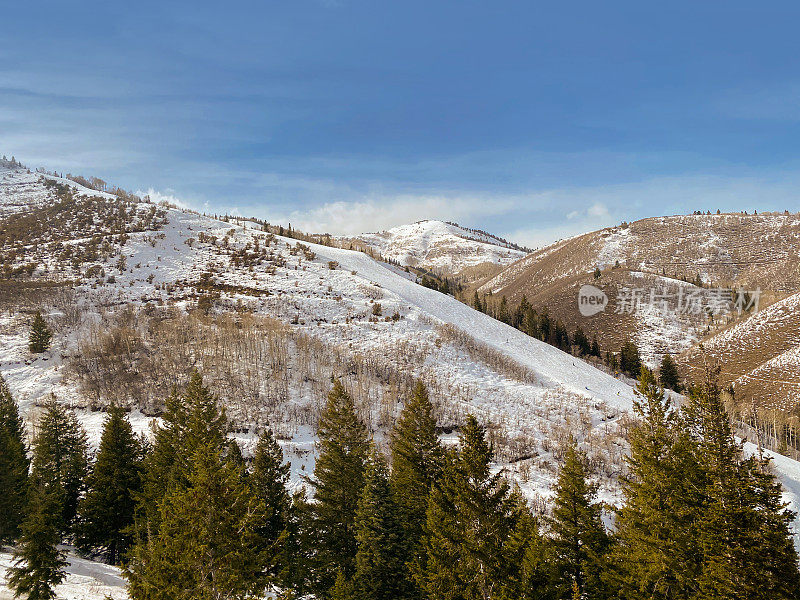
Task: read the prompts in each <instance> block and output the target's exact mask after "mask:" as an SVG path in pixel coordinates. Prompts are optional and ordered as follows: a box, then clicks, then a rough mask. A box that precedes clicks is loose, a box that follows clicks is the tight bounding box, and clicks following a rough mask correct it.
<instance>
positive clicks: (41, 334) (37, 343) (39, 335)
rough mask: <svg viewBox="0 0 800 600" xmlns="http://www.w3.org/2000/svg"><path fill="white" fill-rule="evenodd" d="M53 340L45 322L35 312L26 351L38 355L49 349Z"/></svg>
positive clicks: (37, 312)
mask: <svg viewBox="0 0 800 600" xmlns="http://www.w3.org/2000/svg"><path fill="white" fill-rule="evenodd" d="M52 339H53V332H52V331H50V328H49V327H48V326H47V322H46V321H45V320H44V317H42V313H40V312H39V311H36V315H34V317H33V324H32V325H31V334H30V338H29V340H28V349H29V350H30V351H31V352H33V353H35V354H39V353H41V352H45V351H46V350H47V349H48V348H49V347H50V342H51V341H52Z"/></svg>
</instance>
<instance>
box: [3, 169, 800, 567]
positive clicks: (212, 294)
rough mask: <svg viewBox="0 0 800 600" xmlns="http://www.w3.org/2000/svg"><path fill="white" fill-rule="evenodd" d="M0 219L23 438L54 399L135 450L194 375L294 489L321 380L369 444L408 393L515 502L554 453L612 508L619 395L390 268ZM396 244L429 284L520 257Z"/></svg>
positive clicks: (269, 241)
mask: <svg viewBox="0 0 800 600" xmlns="http://www.w3.org/2000/svg"><path fill="white" fill-rule="evenodd" d="M56 184H58V185H56ZM0 205H2V206H5V207H9V208H8V209H7V210H6V212H5V213H4V214H0V252H1V253H2V261H1V262H2V264H0V267H2V269H3V272H4V273H5V275H4V276H3V279H2V280H0V281H2V285H0V375H2V376H3V377H4V378H5V379H6V381H7V382H8V384H9V386H10V388H11V391H12V393H13V394H14V396H15V398H16V399H17V400H18V401H19V403H20V405H21V407H22V410H23V413H24V414H25V416H26V419H27V420H28V425H29V427H28V429H29V431H30V429H31V427H30V425H31V424H32V423H33V422H35V419H36V416H37V412H38V407H39V406H40V404H41V402H42V401H43V400H44V399H45V398H46V397H47V396H48V395H49V394H51V393H54V394H55V395H56V397H57V398H58V399H59V400H61V401H62V402H65V403H67V404H69V405H70V406H72V407H73V408H75V410H76V411H77V413H78V415H79V418H80V420H81V422H82V423H83V424H84V426H85V427H86V429H87V431H88V432H89V435H90V439H91V441H92V443H95V444H96V443H97V441H98V440H99V435H100V430H101V426H102V422H103V413H102V411H98V410H97V409H102V407H103V406H104V405H105V404H107V403H108V402H110V401H112V400H113V401H115V402H118V403H121V404H125V405H127V406H128V407H129V408H130V409H131V412H130V413H129V415H130V419H131V422H132V424H133V425H134V427H135V429H136V430H137V431H141V432H146V431H147V430H148V428H149V424H150V422H151V420H152V418H153V417H152V416H153V415H156V414H158V410H159V409H160V407H161V406H162V405H163V401H164V399H165V397H166V395H167V394H168V393H169V389H170V388H171V386H172V385H174V384H176V383H177V384H180V383H181V382H183V381H185V380H186V377H187V374H188V372H189V370H190V369H191V368H199V369H200V370H201V371H202V373H203V375H204V378H205V380H206V382H207V383H208V385H209V386H210V387H211V388H212V389H213V390H214V391H215V392H216V393H217V394H219V396H220V399H221V400H222V401H223V402H225V403H226V405H227V407H228V414H229V416H230V417H231V418H232V420H233V421H234V423H235V425H236V431H237V433H236V436H237V439H238V441H239V442H240V443H241V445H242V446H243V449H244V450H245V452H247V451H250V450H252V448H253V445H254V443H255V440H256V438H257V433H258V428H259V427H261V426H263V425H264V424H265V423H266V422H268V423H269V424H270V426H272V427H273V429H274V430H275V431H276V433H277V434H278V436H279V438H280V440H281V444H282V446H283V449H284V452H285V455H286V458H287V459H288V460H289V461H290V462H291V464H292V471H291V479H292V482H293V485H301V481H302V475H303V474H304V473H308V472H309V471H310V470H312V469H313V466H314V451H315V449H314V430H315V427H314V426H315V423H316V418H317V415H318V410H319V406H320V403H321V401H322V399H323V398H324V396H325V393H326V392H327V390H328V388H329V386H330V380H331V376H337V377H339V378H341V379H342V381H343V383H344V384H345V386H346V387H347V388H348V389H349V390H350V391H351V393H352V394H353V396H354V398H355V400H356V403H357V405H358V407H359V409H360V411H361V416H362V418H363V419H364V420H365V422H366V423H367V424H368V426H369V427H370V430H371V431H372V434H373V435H374V437H375V439H376V441H377V442H378V443H379V444H380V443H383V442H384V440H385V434H386V432H387V431H388V430H389V428H390V427H391V425H392V423H393V420H394V418H395V417H396V416H397V414H398V412H399V410H400V408H401V407H402V403H403V400H404V398H405V397H406V394H407V391H408V389H409V388H410V386H411V385H412V384H413V382H414V380H415V379H420V380H422V381H424V382H425V383H426V385H427V386H428V388H429V391H430V394H431V397H432V399H433V401H434V403H435V407H436V412H437V418H438V420H439V422H440V425H441V426H442V428H443V429H444V430H445V431H447V432H453V431H454V430H457V428H458V427H459V425H460V424H461V423H462V422H463V418H464V416H465V415H466V413H468V412H471V413H474V414H476V415H477V416H478V417H479V419H481V420H482V421H483V422H486V423H488V424H489V430H490V433H491V437H492V441H493V443H494V444H495V447H496V449H497V465H496V466H497V468H498V469H502V470H504V471H505V472H506V473H507V474H508V475H509V476H511V477H513V478H514V479H515V480H516V481H517V482H518V483H519V485H520V487H521V489H522V490H523V492H524V493H525V494H527V495H528V496H529V497H531V498H538V497H542V496H547V495H549V494H550V489H551V486H552V483H553V482H554V479H555V476H556V471H557V466H558V459H557V457H558V456H559V445H560V444H561V443H562V442H564V441H565V440H567V439H568V437H569V436H575V437H576V438H577V439H578V440H579V441H580V442H582V444H583V445H584V447H585V449H586V450H587V451H588V452H589V454H590V456H591V458H592V464H594V465H597V478H598V481H599V482H600V483H601V490H602V491H601V493H602V497H603V498H604V499H606V500H608V501H610V502H614V501H616V500H617V499H618V497H619V484H618V482H619V475H620V473H621V472H622V469H623V464H624V460H623V457H624V454H625V452H626V442H625V440H624V435H623V426H624V424H625V419H626V415H627V413H628V411H629V410H630V408H631V406H632V402H633V398H634V395H633V390H632V388H631V386H630V385H629V382H626V381H625V380H622V379H620V378H617V377H615V376H613V375H612V374H609V373H607V372H605V371H603V370H600V369H599V368H596V367H595V366H593V365H592V364H589V363H587V362H585V361H583V360H581V359H579V358H576V357H574V356H572V355H569V354H566V353H564V352H562V351H560V350H558V349H556V348H554V347H553V346H550V345H547V344H545V343H542V342H540V341H538V340H536V339H533V338H531V337H529V336H527V335H525V334H523V333H521V332H520V331H518V330H516V329H514V328H512V327H510V326H508V325H505V324H503V323H501V322H499V321H497V320H495V319H493V318H491V317H489V316H487V315H485V314H483V313H480V312H477V311H475V310H473V309H472V308H470V307H469V306H467V305H465V304H463V303H461V302H459V301H457V300H456V299H454V298H452V297H450V296H447V295H445V294H441V293H439V292H437V291H434V290H432V289H428V288H426V287H423V286H421V285H419V284H418V283H417V282H416V281H415V279H416V277H415V276H414V275H413V274H411V273H408V272H406V271H405V270H403V269H401V268H398V267H396V266H393V265H391V264H388V263H386V262H381V261H379V260H376V259H374V258H372V257H370V256H369V255H367V254H366V253H363V252H359V251H354V250H349V249H345V248H341V247H332V246H326V245H320V244H315V243H310V242H309V241H303V240H299V239H293V238H288V237H283V236H280V235H277V234H276V232H275V231H274V230H269V229H267V228H266V227H265V226H264V224H262V223H258V222H255V221H250V220H246V219H236V220H229V221H221V220H215V219H213V218H210V217H207V216H204V215H200V214H197V213H194V212H191V211H187V210H182V209H177V208H174V207H169V206H166V205H154V204H151V203H149V202H146V201H143V200H138V199H131V198H126V199H120V198H114V197H113V196H110V195H108V194H98V193H95V192H93V191H92V190H88V189H87V188H81V187H80V186H77V185H76V184H75V185H73V184H72V183H71V182H65V181H53V180H52V178H49V179H48V178H43V177H40V176H38V175H36V174H30V173H28V172H27V171H26V170H23V169H19V168H0ZM409 227H411V230H410V231H412V230H413V231H416V232H417V234H416V235H411V233H409V234H408V235H409V236H410V237H409V238H408V239H409V244H411V240H415V241H414V243H415V244H416V243H419V245H416V246H414V247H413V252H412V253H411V254H413V256H415V257H416V256H419V257H422V256H428V255H431V254H432V255H433V256H434V257H437V256H438V257H439V259H440V260H441V261H444V262H441V263H439V264H442V265H444V264H450V265H455V264H462V265H467V264H477V263H470V262H469V261H470V260H474V261H478V260H483V259H485V258H486V257H495V259H496V260H509V261H510V260H513V259H515V256H516V258H518V257H519V256H522V255H523V254H524V253H523V252H521V251H519V250H515V249H514V248H509V247H506V246H503V245H502V244H503V242H502V241H501V240H497V241H496V242H491V241H489V238H488V236H485V237H481V234H477V233H475V232H472V233H470V232H468V230H464V229H461V228H457V227H456V226H453V225H448V224H446V223H438V222H422V223H419V224H415V226H409ZM426 232H427V233H426ZM459 232H467V233H469V234H470V235H472V236H473V237H472V238H469V239H468V238H467V237H465V236H466V235H467V234H465V233H459ZM447 236H452V240H451V243H453V244H455V248H456V251H457V252H456V255H455V256H454V257H451V258H448V259H446V258H444V256H443V255H441V254H439V253H441V252H444V250H443V248H444V247H446V246H442V245H441V243H440V242H441V241H442V240H445V239H447ZM396 239H397V240H399V239H401V238H400V236H398V237H397V238H396ZM420 240H427V241H425V242H421V241H420ZM342 245H345V246H346V244H342ZM385 247H386V248H389V247H390V246H389V245H387V246H385ZM394 247H396V248H397V250H398V252H399V251H400V248H401V247H402V245H401V244H400V242H399V241H398V242H397V246H394ZM409 248H410V246H409ZM407 249H408V248H407ZM514 253H516V255H515V254H514ZM381 254H382V255H384V256H391V255H390V254H389V253H387V252H381ZM397 256H399V255H397ZM470 257H471V258H470ZM503 257H506V258H503ZM396 260H400V259H399V258H397V259H396ZM447 261H450V262H447ZM460 261H464V262H460ZM484 262H485V261H484ZM431 266H432V267H433V266H434V265H431ZM35 310H41V311H42V312H43V314H44V315H45V317H46V319H47V320H48V322H49V323H50V324H51V325H52V327H53V329H54V331H55V338H54V344H53V347H52V349H51V350H49V351H48V352H46V353H44V354H43V355H36V356H34V355H31V354H30V353H29V352H28V349H27V337H28V332H29V322H30V315H31V314H32V312H33V311H35ZM446 435H452V434H446ZM776 467H777V469H778V470H779V473H780V474H781V477H782V479H783V481H784V483H785V484H786V487H787V493H788V495H787V498H788V499H789V500H791V501H792V502H793V506H794V507H795V509H796V508H798V507H800V467H799V466H798V464H797V463H796V462H794V461H791V460H790V459H788V458H785V457H779V460H778V461H776ZM4 560H5V558H4V557H2V556H0V567H2V566H3V564H4V563H3V561H4Z"/></svg>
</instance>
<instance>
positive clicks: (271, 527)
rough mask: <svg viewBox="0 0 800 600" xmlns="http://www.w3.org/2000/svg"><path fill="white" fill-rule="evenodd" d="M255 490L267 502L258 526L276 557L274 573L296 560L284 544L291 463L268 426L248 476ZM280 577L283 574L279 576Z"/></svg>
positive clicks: (267, 548)
mask: <svg viewBox="0 0 800 600" xmlns="http://www.w3.org/2000/svg"><path fill="white" fill-rule="evenodd" d="M249 481H250V486H251V487H252V489H253V493H254V494H255V496H256V498H258V499H259V500H260V501H261V502H262V503H263V504H264V511H265V512H264V519H263V521H262V522H261V523H260V525H259V527H258V530H257V531H258V535H259V547H260V548H261V549H262V550H263V551H264V552H268V553H270V554H271V555H272V556H274V557H276V558H275V560H274V561H273V562H274V563H275V569H273V573H270V574H271V575H276V576H277V574H278V572H279V571H282V570H284V569H286V568H288V564H287V563H288V562H289V561H290V560H295V559H296V557H292V556H290V555H289V554H288V552H287V551H286V548H283V547H282V546H283V545H284V544H285V543H286V542H287V541H288V540H287V539H286V538H287V537H288V535H289V534H290V532H289V531H287V530H288V529H291V528H290V522H289V519H290V515H289V511H290V508H291V498H290V497H289V492H288V491H287V489H286V484H287V483H288V482H289V463H284V462H283V452H282V451H281V447H280V446H279V445H278V442H277V441H276V440H275V437H274V436H273V434H272V430H271V429H266V430H265V431H264V432H263V433H262V434H261V436H260V437H259V439H258V444H257V445H256V451H255V455H254V456H253V471H252V473H251V474H250V477H249ZM279 578H280V577H279Z"/></svg>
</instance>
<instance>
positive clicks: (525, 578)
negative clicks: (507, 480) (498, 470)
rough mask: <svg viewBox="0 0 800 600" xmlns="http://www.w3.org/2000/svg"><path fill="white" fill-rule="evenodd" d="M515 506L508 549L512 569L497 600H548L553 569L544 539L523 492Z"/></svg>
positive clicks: (518, 496) (507, 555) (506, 559)
mask: <svg viewBox="0 0 800 600" xmlns="http://www.w3.org/2000/svg"><path fill="white" fill-rule="evenodd" d="M512 503H513V505H514V508H513V513H512V514H513V520H514V527H513V529H512V531H511V534H510V537H509V539H508V541H507V543H506V545H505V547H504V561H505V563H506V565H508V569H507V573H506V575H505V577H504V579H503V581H501V582H500V586H501V587H500V590H499V592H498V594H497V596H496V597H497V600H545V599H547V598H550V597H552V586H551V579H552V573H551V572H552V566H551V564H550V561H549V557H548V552H547V546H546V544H545V540H544V537H543V536H542V534H541V532H540V531H539V524H538V522H537V519H536V518H535V517H534V516H533V515H532V514H531V511H530V509H529V508H528V506H527V504H526V503H525V500H524V499H523V498H522V496H521V495H520V494H519V492H515V494H514V496H513V498H512Z"/></svg>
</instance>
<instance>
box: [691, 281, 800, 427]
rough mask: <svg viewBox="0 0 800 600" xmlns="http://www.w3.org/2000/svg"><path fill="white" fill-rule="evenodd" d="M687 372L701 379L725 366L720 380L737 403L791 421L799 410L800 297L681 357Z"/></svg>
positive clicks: (714, 336)
mask: <svg viewBox="0 0 800 600" xmlns="http://www.w3.org/2000/svg"><path fill="white" fill-rule="evenodd" d="M680 361H681V364H682V366H683V368H684V370H685V371H687V372H688V373H689V374H690V375H692V376H694V377H695V378H697V377H701V376H702V371H703V365H704V364H717V363H719V364H722V365H724V368H723V370H722V371H721V373H720V380H721V382H722V383H723V384H724V385H733V386H734V390H735V393H736V400H737V402H739V403H741V404H742V405H752V406H758V407H760V408H763V409H768V410H769V409H773V410H779V411H781V412H783V413H785V414H787V415H792V414H796V412H797V410H798V408H800V293H797V294H792V295H790V296H788V297H786V298H784V299H783V300H780V301H778V302H775V303H774V304H772V305H770V306H769V307H767V308H766V309H764V310H762V311H760V312H759V313H757V314H755V315H753V316H752V317H750V318H749V319H747V320H745V321H742V322H740V323H737V324H736V325H734V326H732V327H730V328H727V329H725V330H723V331H721V332H720V333H718V334H716V335H713V336H711V337H709V338H708V339H705V340H703V344H702V346H697V347H694V348H692V349H691V350H690V351H689V352H686V353H685V354H684V355H682V356H681V357H680Z"/></svg>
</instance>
